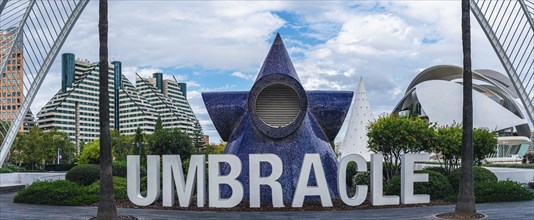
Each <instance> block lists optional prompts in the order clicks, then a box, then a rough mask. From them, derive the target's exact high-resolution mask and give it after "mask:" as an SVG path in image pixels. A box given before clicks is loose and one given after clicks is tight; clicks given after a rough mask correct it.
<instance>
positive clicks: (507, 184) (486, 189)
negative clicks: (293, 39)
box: [446, 180, 534, 203]
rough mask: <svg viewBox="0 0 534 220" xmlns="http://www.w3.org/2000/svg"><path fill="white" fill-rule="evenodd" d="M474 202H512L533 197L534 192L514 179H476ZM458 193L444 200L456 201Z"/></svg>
mask: <svg viewBox="0 0 534 220" xmlns="http://www.w3.org/2000/svg"><path fill="white" fill-rule="evenodd" d="M474 186H475V202H476V203H490V202H513V201H525V200H531V199H534V193H533V192H531V191H530V190H528V189H526V188H525V187H523V186H522V185H521V184H519V183H517V182H514V181H509V180H505V181H493V180H489V181H478V182H475V185H474ZM457 196H458V195H456V194H452V195H450V196H449V197H447V198H446V201H450V202H456V198H457Z"/></svg>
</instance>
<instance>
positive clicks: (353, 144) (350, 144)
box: [339, 78, 374, 161]
mask: <svg viewBox="0 0 534 220" xmlns="http://www.w3.org/2000/svg"><path fill="white" fill-rule="evenodd" d="M351 112H352V113H351V116H350V119H349V124H348V126H347V132H346V133H345V138H344V139H343V144H342V145H341V146H340V150H339V151H340V154H341V155H340V156H341V157H344V156H346V155H348V154H359V155H361V156H362V157H363V158H365V160H367V161H369V160H370V159H371V151H370V150H369V148H368V144H367V141H368V140H369V138H368V137H367V126H368V125H369V123H371V122H373V121H374V117H373V112H372V111H371V105H370V104H369V99H368V98H367V93H366V91H365V86H364V83H363V78H360V83H359V85H358V90H357V92H356V93H355V94H354V99H353V101H352V109H351Z"/></svg>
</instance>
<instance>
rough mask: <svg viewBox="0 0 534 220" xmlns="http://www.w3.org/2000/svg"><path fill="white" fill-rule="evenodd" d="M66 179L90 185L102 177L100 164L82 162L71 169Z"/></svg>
mask: <svg viewBox="0 0 534 220" xmlns="http://www.w3.org/2000/svg"><path fill="white" fill-rule="evenodd" d="M65 179H66V180H70V181H72V182H76V183H79V184H82V185H84V186H87V185H90V184H91V183H93V182H95V181H97V180H99V179H100V165H96V164H80V165H78V166H75V167H74V168H72V169H70V170H69V171H68V172H67V175H65Z"/></svg>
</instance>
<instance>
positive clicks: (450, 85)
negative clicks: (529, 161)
mask: <svg viewBox="0 0 534 220" xmlns="http://www.w3.org/2000/svg"><path fill="white" fill-rule="evenodd" d="M472 72H473V126H474V127H475V128H487V129H489V130H492V131H497V132H498V133H499V136H501V137H503V136H523V137H526V138H530V135H531V132H530V127H529V125H528V122H527V120H526V119H527V118H526V117H525V114H524V113H523V112H524V109H523V107H522V105H521V104H520V103H519V101H518V100H519V97H518V95H517V93H516V92H515V90H514V88H513V85H512V82H511V81H510V79H508V78H507V77H506V76H505V75H503V74H501V73H499V72H496V71H493V70H486V69H480V70H473V71H472ZM462 78H463V69H462V68H461V67H458V66H450V65H439V66H433V67H430V68H428V69H425V70H423V71H422V72H421V73H419V75H417V76H416V77H415V78H414V79H413V80H412V82H411V83H410V85H409V86H408V88H407V89H406V93H405V95H404V97H403V98H402V99H401V101H400V102H399V103H398V104H397V106H396V107H395V109H394V113H398V114H400V115H417V116H420V117H425V118H428V120H429V121H431V122H435V123H437V125H439V126H443V125H451V124H453V123H461V122H462V107H461V106H462V105H463V98H462V97H463V86H462V84H461V83H462ZM522 146H523V147H520V148H517V153H521V152H526V150H525V149H522V148H525V147H526V148H528V145H522ZM510 149H516V148H513V147H511V148H510ZM523 154H524V153H523ZM519 156H522V155H519Z"/></svg>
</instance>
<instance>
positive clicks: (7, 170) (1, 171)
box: [0, 167, 13, 173]
mask: <svg viewBox="0 0 534 220" xmlns="http://www.w3.org/2000/svg"><path fill="white" fill-rule="evenodd" d="M0 173H13V171H11V170H10V169H7V168H2V167H0Z"/></svg>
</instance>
